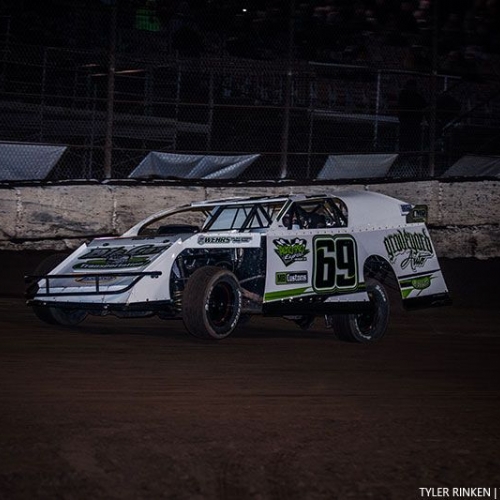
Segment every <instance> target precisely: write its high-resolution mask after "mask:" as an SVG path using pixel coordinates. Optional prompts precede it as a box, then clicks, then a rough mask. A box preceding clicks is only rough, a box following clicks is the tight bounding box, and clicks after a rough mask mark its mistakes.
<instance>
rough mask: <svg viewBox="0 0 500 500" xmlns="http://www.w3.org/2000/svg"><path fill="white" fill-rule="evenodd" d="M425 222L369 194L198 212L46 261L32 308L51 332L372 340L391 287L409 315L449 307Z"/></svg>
mask: <svg viewBox="0 0 500 500" xmlns="http://www.w3.org/2000/svg"><path fill="white" fill-rule="evenodd" d="M426 217H427V207H426V206H424V205H417V206H415V205H411V204H409V203H405V202H403V201H400V200H397V199H394V198H390V197H388V196H384V195H380V194H375V193H370V192H362V191H353V192H342V193H338V194H332V195H321V196H317V195H315V196H306V195H290V196H280V197H264V198H235V199H225V200H215V201H205V202H199V203H192V204H190V205H187V206H183V207H180V208H177V209H173V210H167V211H163V212H160V213H157V214H155V215H152V216H151V217H149V218H147V219H145V220H144V221H142V222H140V223H139V224H136V225H135V226H134V227H132V228H131V229H130V230H128V231H127V232H126V233H124V234H123V235H122V236H120V237H110V238H97V239H94V240H93V241H91V242H90V243H88V244H84V245H82V246H81V247H80V248H78V249H77V250H76V251H74V252H73V253H72V254H71V255H69V256H67V255H64V256H61V255H55V256H52V257H51V258H49V259H48V260H46V261H44V262H42V264H41V265H40V266H39V267H38V269H37V270H36V271H35V275H34V276H28V277H27V296H28V304H29V305H31V306H32V307H33V309H34V312H35V314H36V315H37V316H38V318H40V319H41V320H43V321H45V322H48V323H51V324H62V325H76V324H78V323H80V322H81V321H83V320H84V319H85V317H86V316H87V315H88V314H96V315H106V314H115V315H116V316H120V317H125V318H130V317H146V316H151V315H158V316H159V317H160V318H164V319H173V318H182V320H183V321H184V325H185V326H186V329H187V330H188V332H190V333H191V334H193V335H195V336H196V337H201V338H209V339H222V338H224V337H227V336H228V335H229V334H231V332H233V330H234V329H235V328H236V326H237V324H238V322H239V321H241V320H242V319H244V318H248V317H249V316H250V315H253V314H263V315H270V316H282V317H285V318H287V319H291V320H293V321H295V322H296V323H297V324H299V325H300V326H301V327H303V328H307V327H308V326H309V325H310V324H311V323H312V321H313V319H314V318H315V317H316V316H324V318H325V320H326V324H327V325H328V326H330V327H332V328H333V330H334V333H335V334H336V335H337V336H338V337H339V338H340V339H342V340H347V341H352V342H373V341H376V340H378V339H380V338H381V337H382V336H383V335H384V333H385V331H386V329H387V324H388V320H389V308H390V306H389V299H388V290H390V289H391V288H392V289H393V290H396V291H397V293H396V295H397V296H398V297H400V298H401V300H402V302H403V305H404V306H406V307H417V306H418V307H420V306H424V307H425V306H434V305H444V304H448V303H450V299H449V295H448V290H447V287H446V284H445V281H444V279H443V275H442V272H441V269H440V267H439V263H438V259H437V257H436V251H435V249H434V246H433V244H432V241H431V238H430V236H429V232H428V230H427V228H426V225H425V220H426Z"/></svg>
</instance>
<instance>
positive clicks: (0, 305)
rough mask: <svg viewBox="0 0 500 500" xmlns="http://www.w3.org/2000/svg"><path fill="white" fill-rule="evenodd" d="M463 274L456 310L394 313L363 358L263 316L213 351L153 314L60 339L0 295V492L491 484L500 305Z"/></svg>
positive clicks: (389, 493)
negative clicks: (378, 340)
mask: <svg viewBox="0 0 500 500" xmlns="http://www.w3.org/2000/svg"><path fill="white" fill-rule="evenodd" d="M474 266H477V264H470V265H469V267H468V268H466V269H465V270H463V269H462V271H461V272H460V273H459V269H455V270H452V267H453V266H449V267H450V271H449V273H451V272H453V276H452V275H450V276H447V277H448V281H449V283H450V288H451V289H452V290H453V286H452V284H451V283H453V284H456V285H457V289H459V294H458V295H457V294H455V295H456V296H455V299H456V300H455V303H456V304H458V305H455V306H453V307H450V308H442V309H435V310H431V311H429V310H425V311H415V312H412V313H398V314H396V315H395V316H394V318H393V321H392V323H391V326H390V329H389V333H388V334H387V336H386V337H385V338H384V339H383V340H382V341H381V342H380V343H378V344H376V345H373V346H363V345H353V344H346V343H342V342H338V341H336V340H335V339H334V338H333V337H332V335H331V333H330V331H329V330H327V329H325V328H324V327H323V324H322V322H321V321H320V320H317V321H316V323H315V324H314V325H313V327H312V328H311V329H310V330H309V331H308V332H303V331H301V330H300V329H298V327H296V326H295V325H294V324H293V323H290V322H287V321H285V320H279V319H266V318H256V319H254V320H253V321H252V322H250V323H249V324H248V325H245V326H244V327H242V328H240V330H239V331H238V333H237V334H236V335H235V336H234V337H231V338H228V339H226V340H225V341H222V342H219V343H204V342H199V341H196V340H195V339H191V338H190V337H188V336H187V334H186V333H185V331H184V328H183V326H182V323H180V322H166V321H161V320H158V319H146V320H123V319H116V318H113V317H106V318H90V319H89V320H87V321H86V322H85V323H84V326H82V327H80V328H77V329H73V330H71V329H68V328H64V327H59V328H54V327H50V326H48V325H44V324H42V323H40V322H39V321H38V320H37V319H36V318H35V317H34V315H33V314H32V313H31V311H30V310H29V309H27V308H26V307H25V305H24V301H23V299H22V298H20V297H11V296H8V295H9V294H8V293H6V289H5V288H3V292H4V296H3V297H1V298H0V498H1V499H4V498H5V499H9V500H10V499H33V498H47V499H54V498H68V499H96V498H102V499H108V498H110V499H141V498H142V499H157V498H175V499H213V498H214V499H215V498H216V499H235V500H237V499H246V498H254V499H267V498H270V499H275V498H276V499H315V498H321V499H335V498H338V499H413V498H415V499H416V498H421V496H420V492H419V489H418V488H420V487H430V486H436V487H437V486H447V487H454V486H456V487H492V488H493V487H495V486H497V487H498V486H500V458H499V449H500V362H499V358H500V326H499V325H500V308H499V307H498V305H497V304H498V294H497V295H496V297H494V296H492V293H491V292H492V290H489V294H488V295H487V296H486V295H485V294H484V289H485V287H487V286H489V285H488V283H490V284H491V283H492V282H493V278H492V273H494V272H496V271H498V262H496V263H495V265H493V266H492V267H491V266H490V267H488V266H484V265H482V267H481V272H483V273H484V274H483V275H482V276H478V277H476V280H477V281H476V282H475V283H476V286H472V285H471V282H470V281H468V280H470V279H471V277H472V274H473V273H472V271H470V269H471V267H472V268H474ZM458 267H460V266H458ZM462 268H463V266H462ZM16 269H18V268H16ZM9 272H11V273H12V272H14V271H12V268H11V270H10V271H9ZM476 272H477V271H476ZM14 274H16V273H14ZM16 276H17V274H16ZM465 282H467V286H464V283H465ZM460 284H461V287H460V286H458V285H460ZM472 284H474V283H472ZM466 293H468V294H469V295H470V297H469V299H468V296H467V295H466ZM481 294H482V295H483V298H481ZM467 304H469V305H467Z"/></svg>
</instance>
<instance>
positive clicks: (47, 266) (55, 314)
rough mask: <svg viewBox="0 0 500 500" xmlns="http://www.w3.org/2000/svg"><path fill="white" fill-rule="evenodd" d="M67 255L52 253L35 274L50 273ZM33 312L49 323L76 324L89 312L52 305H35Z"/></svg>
mask: <svg viewBox="0 0 500 500" xmlns="http://www.w3.org/2000/svg"><path fill="white" fill-rule="evenodd" d="M67 256H68V254H54V255H50V256H49V257H47V258H46V259H44V260H43V261H42V262H41V263H40V264H39V265H38V267H37V268H36V269H35V271H34V273H33V274H35V275H45V274H48V273H49V272H50V271H52V269H54V268H55V267H56V266H58V265H59V264H60V263H61V262H62V261H63V260H64V259H65V258H66V257H67ZM33 312H34V313H35V315H36V317H37V318H38V319H39V320H41V321H43V322H44V323H48V324H49V325H62V326H76V325H78V324H80V323H81V322H82V321H83V320H84V319H85V318H86V317H87V312H86V311H82V310H80V309H65V308H62V307H52V306H48V305H47V306H41V305H35V306H33Z"/></svg>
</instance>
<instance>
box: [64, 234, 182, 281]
mask: <svg viewBox="0 0 500 500" xmlns="http://www.w3.org/2000/svg"><path fill="white" fill-rule="evenodd" d="M178 239H179V237H178V236H169V237H168V238H165V237H160V238H142V237H131V238H98V239H96V240H93V241H92V242H90V243H89V244H88V245H87V247H86V248H83V249H82V250H81V251H80V252H78V254H77V255H74V257H73V258H72V259H70V260H69V261H68V262H67V269H64V270H62V272H63V273H64V272H92V273H95V272H99V271H101V270H102V271H110V270H116V271H128V270H130V271H140V270H142V269H144V268H145V267H147V266H148V265H149V264H151V262H153V261H154V260H155V259H157V258H158V257H159V256H160V255H161V254H162V253H163V252H165V251H166V250H168V249H169V248H170V247H171V246H172V244H173V243H174V242H175V241H177V240H178Z"/></svg>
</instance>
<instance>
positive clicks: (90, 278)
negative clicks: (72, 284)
mask: <svg viewBox="0 0 500 500" xmlns="http://www.w3.org/2000/svg"><path fill="white" fill-rule="evenodd" d="M115 280H116V277H115V276H106V275H105V274H103V275H102V276H99V283H109V282H110V281H115ZM75 281H76V282H77V283H90V284H94V283H95V282H96V281H97V278H96V277H95V276H82V277H80V278H75Z"/></svg>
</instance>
